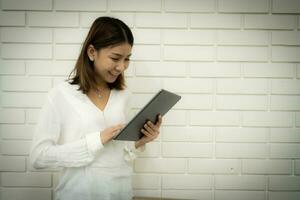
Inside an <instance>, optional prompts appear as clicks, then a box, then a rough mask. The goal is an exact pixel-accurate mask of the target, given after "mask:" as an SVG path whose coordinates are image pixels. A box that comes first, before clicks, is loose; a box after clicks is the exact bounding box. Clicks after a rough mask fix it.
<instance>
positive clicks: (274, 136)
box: [270, 128, 300, 142]
mask: <svg viewBox="0 0 300 200" xmlns="http://www.w3.org/2000/svg"><path fill="white" fill-rule="evenodd" d="M270 141H271V142H300V129H299V128H271V129H270Z"/></svg>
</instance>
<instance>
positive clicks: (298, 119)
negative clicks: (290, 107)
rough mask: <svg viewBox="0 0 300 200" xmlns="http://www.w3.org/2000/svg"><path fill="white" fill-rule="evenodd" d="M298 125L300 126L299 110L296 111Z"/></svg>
mask: <svg viewBox="0 0 300 200" xmlns="http://www.w3.org/2000/svg"><path fill="white" fill-rule="evenodd" d="M296 126H298V127H299V126H300V113H299V112H297V113H296Z"/></svg>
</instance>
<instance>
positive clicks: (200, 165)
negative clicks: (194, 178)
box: [188, 158, 241, 174]
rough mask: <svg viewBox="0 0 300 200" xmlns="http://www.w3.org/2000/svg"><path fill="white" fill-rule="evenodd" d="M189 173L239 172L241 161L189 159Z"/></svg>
mask: <svg viewBox="0 0 300 200" xmlns="http://www.w3.org/2000/svg"><path fill="white" fill-rule="evenodd" d="M188 172H189V173H201V174H238V173H240V172H241V167H240V161H238V160H234V159H217V160H210V159H197V158H191V159H189V171H188Z"/></svg>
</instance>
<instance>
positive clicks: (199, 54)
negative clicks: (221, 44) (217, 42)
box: [163, 46, 215, 61]
mask: <svg viewBox="0 0 300 200" xmlns="http://www.w3.org/2000/svg"><path fill="white" fill-rule="evenodd" d="M163 57H164V60H172V61H173V60H177V61H212V60H213V59H214V57H215V49H214V47H212V46H164V55H163Z"/></svg>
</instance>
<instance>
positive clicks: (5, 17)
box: [0, 11, 25, 26]
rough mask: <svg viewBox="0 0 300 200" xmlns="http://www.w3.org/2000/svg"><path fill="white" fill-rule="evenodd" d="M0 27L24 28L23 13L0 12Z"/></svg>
mask: <svg viewBox="0 0 300 200" xmlns="http://www.w3.org/2000/svg"><path fill="white" fill-rule="evenodd" d="M0 26H25V12H18V11H0Z"/></svg>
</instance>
